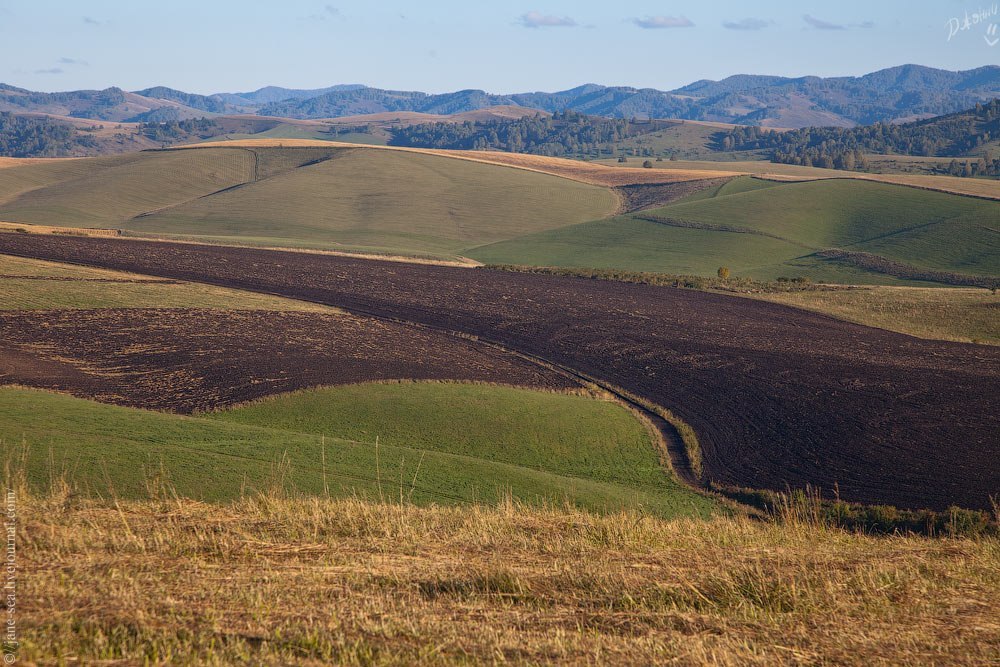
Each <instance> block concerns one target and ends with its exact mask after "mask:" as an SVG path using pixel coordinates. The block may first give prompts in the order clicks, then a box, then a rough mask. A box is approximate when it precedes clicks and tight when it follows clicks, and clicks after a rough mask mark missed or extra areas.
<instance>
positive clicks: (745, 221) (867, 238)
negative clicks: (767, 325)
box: [468, 178, 1000, 284]
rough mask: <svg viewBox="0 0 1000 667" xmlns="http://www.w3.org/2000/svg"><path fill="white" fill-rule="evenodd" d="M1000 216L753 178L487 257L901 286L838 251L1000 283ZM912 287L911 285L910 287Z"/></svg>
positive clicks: (980, 207) (986, 204)
mask: <svg viewBox="0 0 1000 667" xmlns="http://www.w3.org/2000/svg"><path fill="white" fill-rule="evenodd" d="M998 230H1000V205H998V204H997V203H995V202H990V201H983V200H978V199H973V198H971V197H962V196H957V195H949V194H945V193H940V192H931V191H925V190H918V189H915V188H908V187H902V186H895V185H887V184H881V183H873V182H867V181H854V180H824V181H812V182H806V183H775V182H768V181H761V180H758V179H750V178H742V179H737V180H735V181H732V182H730V183H727V184H725V185H723V186H722V187H721V188H717V189H716V190H714V191H705V192H703V193H699V194H697V195H695V196H693V197H690V198H688V199H686V200H684V201H681V202H677V203H674V204H672V205H670V206H666V207H663V208H659V209H655V210H651V211H643V212H642V213H638V214H633V215H630V216H624V217H619V218H615V219H612V220H602V221H595V222H588V223H585V224H582V225H576V226H572V227H566V228H562V229H558V230H553V231H548V232H543V233H539V234H533V235H530V236H526V237H522V238H519V239H514V240H511V241H507V242H501V243H497V244H492V245H489V246H484V247H481V248H477V249H475V250H473V251H471V252H469V253H468V255H469V256H470V257H473V258H474V259H478V260H480V261H483V262H489V263H510V264H541V265H551V266H573V267H587V268H621V269H628V270H636V271H657V272H664V273H687V274H700V275H708V274H712V273H714V272H715V270H716V269H717V268H718V267H719V266H728V267H730V268H731V269H732V270H733V272H734V273H735V274H737V275H744V276H749V277H754V278H760V279H773V278H776V277H779V276H782V275H784V276H790V275H791V276H798V275H804V276H808V277H811V278H813V279H815V280H824V281H835V282H864V283H875V284H880V283H889V284H892V283H896V282H900V281H899V280H898V279H896V278H893V277H892V276H888V275H885V274H881V273H874V272H870V271H868V270H865V269H861V268H855V267H851V266H847V265H844V264H842V263H834V262H832V261H830V260H826V259H821V258H819V257H816V256H815V255H814V254H815V253H816V252H818V251H821V250H825V249H830V248H839V249H844V250H850V251H855V252H865V253H872V254H875V255H880V256H884V257H886V258H888V259H891V260H894V261H896V262H900V263H903V264H906V265H908V266H913V267H916V268H919V269H930V270H936V271H947V272H956V273H962V274H969V275H980V276H984V275H985V276H991V275H993V276H995V275H1000V231H998ZM911 282H912V281H911Z"/></svg>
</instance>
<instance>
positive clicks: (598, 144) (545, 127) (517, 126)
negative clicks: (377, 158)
mask: <svg viewBox="0 0 1000 667" xmlns="http://www.w3.org/2000/svg"><path fill="white" fill-rule="evenodd" d="M670 124H671V123H670V122H668V121H646V120H643V121H639V120H636V119H625V118H599V117H596V116H588V115H586V114H581V113H577V112H575V111H561V112H557V113H554V114H552V115H551V116H548V115H542V114H535V115H534V116H525V117H524V118H519V119H511V120H507V119H502V120H501V119H496V120H486V121H466V122H464V123H424V124H420V125H411V126H410V127H399V128H395V129H393V130H392V138H391V140H390V141H389V144H390V145H391V146H410V147H415V148H447V149H456V150H500V151H509V152H514V153H532V154H535V155H549V156H564V155H587V154H589V155H597V154H600V153H601V152H604V153H608V154H612V153H613V152H614V150H615V148H616V147H617V145H619V144H620V143H621V142H623V141H624V140H626V139H629V138H631V137H635V136H638V135H641V134H646V133H648V132H654V131H656V130H658V129H662V128H663V127H667V126H668V125H670Z"/></svg>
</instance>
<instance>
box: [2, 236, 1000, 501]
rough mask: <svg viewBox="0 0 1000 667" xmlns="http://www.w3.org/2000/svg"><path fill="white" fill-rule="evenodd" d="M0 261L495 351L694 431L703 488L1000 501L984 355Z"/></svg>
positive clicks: (162, 252)
mask: <svg viewBox="0 0 1000 667" xmlns="http://www.w3.org/2000/svg"><path fill="white" fill-rule="evenodd" d="M0 252H6V253H10V254H15V255H23V256H28V257H37V258H42V259H53V260H62V261H72V262H79V263H84V264H91V265H96V266H103V267H108V268H115V269H122V270H128V271H133V272H138V273H145V274H150V275H157V276H161V277H169V278H177V279H184V280H194V281H201V282H208V283H212V284H217V285H223V286H229V287H238V288H244V289H251V290H258V291H264V292H269V293H275V294H281V295H285V296H290V297H295V298H300V299H306V300H310V301H315V302H318V303H325V304H329V305H334V306H340V307H342V308H346V309H349V310H353V311H354V312H356V313H368V314H373V315H377V316H382V317H389V318H397V319H400V320H405V321H409V322H418V323H422V324H427V325H431V326H435V327H441V328H445V329H449V330H455V331H461V332H464V333H466V334H472V335H475V336H479V337H480V338H482V339H484V340H490V341H495V342H498V343H502V344H503V345H505V346H507V347H508V348H510V349H514V350H518V351H521V352H525V353H530V354H534V355H538V356H540V357H543V358H545V359H547V360H549V361H552V362H555V363H559V364H563V365H566V366H568V367H571V368H573V369H575V370H578V371H580V372H584V373H587V374H590V375H592V376H594V377H596V378H599V379H601V380H602V381H604V382H606V383H608V384H611V385H614V386H617V387H620V388H623V389H626V390H628V391H630V392H632V393H634V394H637V395H639V396H641V397H643V398H645V399H647V400H649V401H652V402H653V403H656V404H658V405H662V406H664V407H666V408H669V409H671V410H673V411H674V412H675V413H677V414H678V415H679V416H680V417H681V418H682V419H684V420H685V421H687V422H688V423H689V424H691V425H692V426H693V427H694V429H695V431H696V432H697V433H698V436H699V439H700V441H701V444H702V448H703V454H704V470H705V474H704V480H703V481H714V482H719V483H723V484H732V485H739V486H748V487H757V488H773V489H781V490H783V489H785V488H787V487H789V486H791V487H802V486H804V485H806V484H812V485H815V486H818V487H820V488H821V489H823V490H825V491H826V492H827V493H829V492H830V491H831V490H833V489H834V488H837V489H838V490H839V494H840V497H842V498H844V499H845V500H852V501H859V502H866V503H887V504H894V505H898V506H902V507H916V508H922V507H929V508H933V509H944V508H946V507H947V506H949V505H952V504H956V505H961V506H965V507H973V508H988V507H989V506H990V496H991V495H998V494H1000V464H998V461H997V454H998V450H1000V418H998V414H997V409H996V408H997V403H998V401H997V397H998V396H1000V348H996V347H988V346H978V345H967V344H961V343H947V342H938V341H927V340H920V339H916V338H912V337H909V336H904V335H900V334H894V333H891V332H886V331H882V330H878V329H872V328H867V327H862V326H858V325H854V324H850V323H846V322H841V321H838V320H834V319H832V318H829V317H825V316H822V315H818V314H813V313H808V312H805V311H800V310H796V309H792V308H787V307H784V306H779V305H776V304H770V303H765V302H760V301H752V300H747V299H741V298H737V297H730V296H723V295H716V294H709V293H704V292H696V291H689V290H679V289H671V288H663V287H652V286H644V285H629V284H623V283H613V282H603V281H591V280H585V279H577V278H565V277H558V276H544V275H528V274H514V273H503V272H496V271H488V270H470V269H460V268H450V267H439V266H427V265H415V264H404V263H398V262H378V261H370V260H360V259H352V258H348V257H335V256H327V255H320V254H306V253H294V252H277V251H267V250H255V249H248V248H224V247H212V246H197V245H185V244H170V243H158V242H143V241H133V240H109V239H87V238H59V237H43V236H27V235H14V234H0ZM3 340H6V337H4V339H3ZM164 343H169V339H165V340H164ZM403 353H404V354H405V353H406V350H404V351H403ZM204 363H205V364H210V363H211V360H210V359H206V360H204Z"/></svg>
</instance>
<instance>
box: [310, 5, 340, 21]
mask: <svg viewBox="0 0 1000 667" xmlns="http://www.w3.org/2000/svg"><path fill="white" fill-rule="evenodd" d="M305 18H306V19H308V20H310V21H326V20H327V19H340V18H344V15H343V14H341V13H340V8H339V7H334V6H333V5H324V6H323V9H322V10H320V11H318V12H316V13H314V14H310V15H309V16H306V17H305Z"/></svg>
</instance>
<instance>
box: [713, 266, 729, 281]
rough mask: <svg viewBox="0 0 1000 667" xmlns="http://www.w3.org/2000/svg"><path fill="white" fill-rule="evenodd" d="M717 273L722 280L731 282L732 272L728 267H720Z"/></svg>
mask: <svg viewBox="0 0 1000 667" xmlns="http://www.w3.org/2000/svg"><path fill="white" fill-rule="evenodd" d="M716 273H718V275H719V278H721V279H722V280H729V276H730V272H729V267H728V266H720V267H719V270H718V271H717V272H716Z"/></svg>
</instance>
